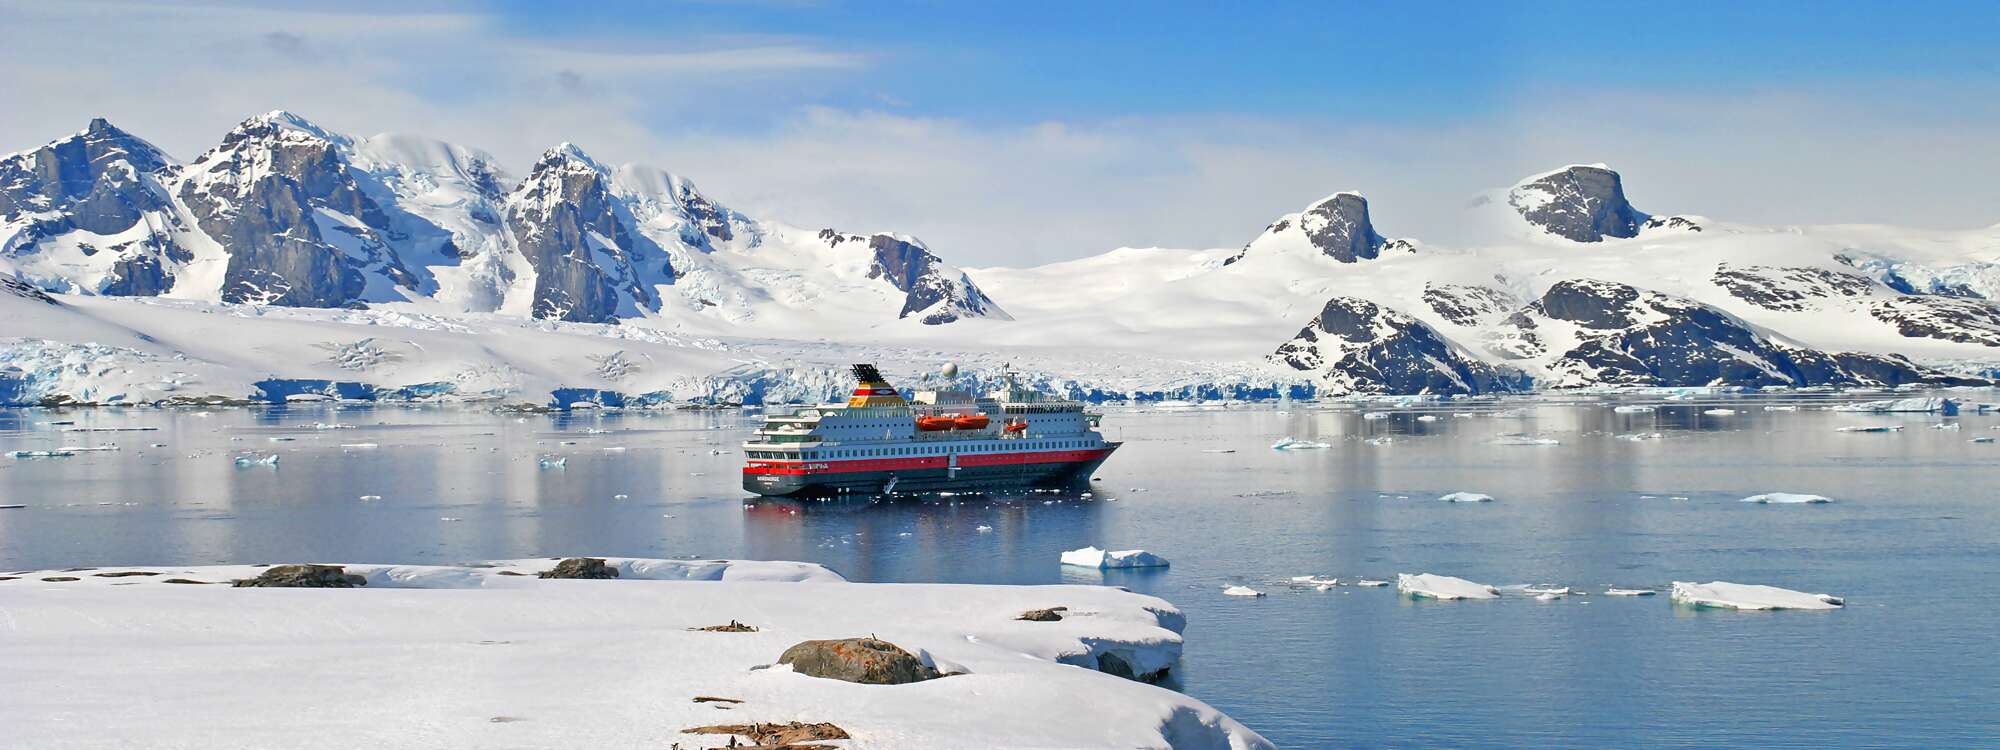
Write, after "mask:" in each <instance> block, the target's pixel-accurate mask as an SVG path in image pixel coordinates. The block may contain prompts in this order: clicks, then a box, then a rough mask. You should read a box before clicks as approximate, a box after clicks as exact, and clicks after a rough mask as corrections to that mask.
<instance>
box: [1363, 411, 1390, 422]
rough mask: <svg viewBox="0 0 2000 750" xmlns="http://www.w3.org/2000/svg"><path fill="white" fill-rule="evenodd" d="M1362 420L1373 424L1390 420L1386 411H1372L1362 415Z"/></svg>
mask: <svg viewBox="0 0 2000 750" xmlns="http://www.w3.org/2000/svg"><path fill="white" fill-rule="evenodd" d="M1361 418H1362V419H1366V420H1368V421H1370V422H1373V421H1375V420H1378V419H1388V418H1389V413H1388V412H1386V411H1371V412H1368V413H1366V414H1363V415H1361Z"/></svg>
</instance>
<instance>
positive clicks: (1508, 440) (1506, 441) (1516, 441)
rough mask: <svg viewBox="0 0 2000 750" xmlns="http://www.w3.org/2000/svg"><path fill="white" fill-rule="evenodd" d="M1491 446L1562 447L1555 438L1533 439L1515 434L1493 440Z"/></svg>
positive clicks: (1560, 442) (1559, 441)
mask: <svg viewBox="0 0 2000 750" xmlns="http://www.w3.org/2000/svg"><path fill="white" fill-rule="evenodd" d="M1493 444H1494V445H1562V441H1561V440H1557V439H1555V438H1544V437H1533V436H1530V435H1521V434H1518V433H1517V434H1511V435H1501V436H1500V437H1497V438H1494V439H1493Z"/></svg>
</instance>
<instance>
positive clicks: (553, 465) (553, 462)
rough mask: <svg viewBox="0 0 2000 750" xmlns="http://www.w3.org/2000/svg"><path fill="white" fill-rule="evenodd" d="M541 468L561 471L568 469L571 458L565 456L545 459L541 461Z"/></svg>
mask: <svg viewBox="0 0 2000 750" xmlns="http://www.w3.org/2000/svg"><path fill="white" fill-rule="evenodd" d="M541 466H542V468H544V469H561V468H565V467H568V466H569V456H563V457H562V458H544V459H542V461H541Z"/></svg>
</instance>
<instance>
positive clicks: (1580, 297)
mask: <svg viewBox="0 0 2000 750" xmlns="http://www.w3.org/2000/svg"><path fill="white" fill-rule="evenodd" d="M522 174H523V176H520V177H518V178H517V177H515V176H514V174H513V173H510V172H509V171H508V170H506V169H503V168H502V167H500V166H498V165H497V164H496V162H495V160H494V159H493V158H492V157H490V156H488V155H486V154H484V153H481V152H479V151H477V150H474V149H470V148H465V147H462V146H455V145H451V144H447V143H442V142H438V141H433V140H429V139H425V138H420V137H416V136H409V135H395V134H389V135H379V136H374V137H370V138H356V137H352V136H346V135H341V134H338V133H333V132H330V131H327V130H325V129H323V128H320V127H318V126H316V125H314V124H312V123H310V122H308V121H306V120H304V119H301V118H298V117H296V116H294V115H290V114H287V113H283V112H274V113H270V114H267V115H262V116H259V117H255V118H251V119H249V120H246V121H244V122H243V123H242V124H241V125H239V126H238V127H236V128H235V129H234V130H232V131H231V132H230V133H229V134H227V135H226V136H225V137H224V138H223V140H222V143H221V144H220V145H218V146H217V147H216V148H214V149H211V150H209V151H207V152H205V153H203V154H201V155H200V156H199V157H197V158H196V159H195V160H194V161H192V162H189V163H187V164H184V165H183V164H179V163H176V162H175V161H174V160H173V159H172V158H170V157H168V156H167V155H165V154H163V153H161V152H160V151H159V149H157V148H154V147H153V146H151V145H150V144H147V143H146V142H145V141H143V140H140V139H138V138H136V137H134V136H131V135H129V134H126V133H124V132H122V131H119V130H117V129H116V128H115V127H113V126H111V125H110V124H109V123H106V122H104V121H102V120H99V121H95V122H93V123H91V125H90V127H89V128H88V129H86V130H85V131H83V132H81V133H79V134H77V135H74V136H71V137H68V138H65V139H62V140H59V141H56V142H54V143H51V144H48V145H47V146H44V147H42V148H39V149H36V150H34V151H30V152H23V153H19V154H14V155H11V156H7V157H4V158H0V221H4V223H0V243H4V244H0V282H4V288H0V292H5V293H0V401H5V402H10V403H18V402H23V401H27V402H34V401H40V400H44V399H56V400H61V399H69V400H73V401H132V400H157V399H159V398H165V397H170V396H171V395H174V394H189V393H191V392H197V393H202V394H211V395H223V396H228V397H232V398H234V397H243V396H245V395H246V394H263V395H264V396H265V397H268V396H270V395H271V394H274V393H284V392H287V391H288V390H291V389H296V388H301V387H307V388H321V389H331V390H332V391H336V392H339V393H343V394H348V395H352V394H355V393H370V394H389V395H387V396H384V397H448V398H518V399H523V400H530V401H548V402H551V403H559V404H560V403H568V402H570V401H572V400H576V399H579V398H581V399H585V400H591V399H598V400H604V401H605V402H606V403H610V402H636V403H654V402H659V401H661V400H683V399H702V398H707V399H718V400H746V399H747V400H759V399H764V398H779V399H784V398H806V397H816V396H817V395H831V394H832V393H833V392H836V391H838V389H839V385H840V384H841V382H842V378H843V376H842V375H841V374H840V369H839V368H840V365H841V364H844V363H845V362H848V361H861V360H862V359H875V360H881V361H883V362H884V363H885V365H886V369H887V370H888V371H889V372H891V373H892V374H911V375H914V374H916V373H920V372H924V371H928V370H930V369H931V368H932V367H933V366H935V365H936V364H938V363H940V362H942V361H944V360H956V361H959V362H961V363H962V364H963V365H964V367H963V368H962V369H963V370H964V371H965V372H966V373H967V375H966V376H965V377H967V378H970V379H975V380H976V379H978V378H982V377H988V376H990V375H991V372H992V371H994V370H997V369H998V368H999V366H1000V365H1002V364H1005V363H1012V364H1014V365H1015V366H1017V367H1019V368H1021V369H1024V370H1026V371H1027V372H1028V376H1029V377H1030V379H1031V380H1033V381H1034V382H1037V383H1039V384H1041V385H1042V386H1044V387H1047V388H1049V389H1051V390H1056V391H1061V392H1064V393H1068V394H1070V395H1074V396H1079V397H1092V398H1124V397H1139V396H1144V397H1169V398H1174V397H1179V398H1186V397H1246V396H1250V397H1255V396H1272V395H1277V394H1281V393H1283V394H1290V395H1293V396H1304V395H1321V396H1328V395H1344V394H1407V393H1430V394H1474V393H1491V392H1508V391H1522V390H1531V389H1544V388H1570V387H1590V386H1664V387H1686V386H1746V387H1777V386H1789V387H1801V386H1832V387H1858V386H1868V387H1891V386H1906V385H1919V386H1925V385H1968V384H1983V383H1986V382H1988V378H1990V377H1992V376H1993V375H1994V374H1996V373H2000V227H1991V228H1984V229H1974V230H1964V231H1937V230H1916V229H1907V228H1897V227H1888V226H1860V225H1836V226H1778V227H1770V226H1753V225H1744V224H1734V223H1729V222H1723V221H1717V220H1713V219H1709V218H1704V217H1700V216H1691V215H1669V214H1651V213H1647V212H1645V211H1641V210H1639V209H1638V208H1635V207H1634V205H1633V203H1632V202H1631V201H1630V200H1629V199H1628V198H1627V196H1626V188H1627V185H1626V183H1625V181H1624V179H1623V177H1622V176H1621V175H1619V174H1618V173H1617V172H1615V171H1613V170H1611V169H1610V168H1609V167H1606V166H1605V165H1574V166H1568V167H1564V168H1562V169H1557V170H1554V171H1550V172H1546V173H1542V174H1538V175H1534V176H1531V177H1529V178H1526V179H1523V180H1521V181H1519V182H1518V183H1516V184H1515V185H1513V186H1511V187H1508V188H1502V189H1498V190H1494V191H1491V192H1489V193H1487V194H1485V195H1484V196H1481V197H1480V198H1479V200H1477V201H1475V202H1474V204H1473V205H1472V207H1471V208H1470V209H1469V213H1468V215H1467V217H1466V225H1467V226H1469V227H1483V228H1484V229H1485V235H1484V237H1483V238H1481V239H1479V240H1477V241H1473V242H1467V243H1462V244H1459V245H1441V244H1436V243H1429V242H1421V241H1418V240H1414V239H1391V238H1388V237H1386V236H1384V235H1383V234H1382V232H1381V231H1379V230H1378V229H1377V228H1376V226H1375V223H1374V221H1373V219H1372V217H1371V216H1370V213H1369V204H1368V201H1367V200H1366V199H1365V198H1363V197H1362V196H1361V195H1360V194H1358V193H1353V192H1340V193H1335V194H1333V195H1331V196H1329V197H1327V198H1324V199H1322V200H1319V201H1317V202H1314V203H1312V204H1310V205H1308V206H1306V207H1305V208H1304V209H1303V210H1300V211H1298V212H1296V213H1288V214H1283V215H1281V216H1279V217H1278V218H1277V219H1276V220H1275V221H1273V222H1271V223H1270V224H1269V225H1268V226H1266V227H1264V228H1263V229H1262V231H1256V230H1255V228H1246V232H1245V235H1246V237H1248V238H1249V240H1248V242H1247V243H1246V244H1245V245H1243V246H1242V247H1240V248H1231V249H1207V250H1178V249H1167V248H1121V249H1118V250H1114V251H1111V252H1109V253H1105V254H1103V255H1098V256H1093V257H1087V258H1082V259H1078V260H1072V261H1066V262H1062V263H1054V264H1049V265H1045V266H1038V267H1033V268H976V269H967V270H961V269H959V268H955V267H953V266H951V265H949V264H947V263H946V262H945V261H944V260H943V259H942V258H940V257H939V255H937V254H936V253H935V252H933V251H932V250H931V249H930V248H929V247H928V246H926V245H925V244H924V243H922V242H921V241H918V240H917V239H915V238H913V237H909V236H906V235H900V234H895V233H890V232H881V233H865V234H864V233H850V232H845V231H840V230H837V229H802V228H798V227H794V226H791V225H787V224H784V223H781V222H777V221H772V220H769V219H763V218H753V217H750V216H747V215H744V214H742V213H740V212H737V211H734V210H731V209H729V208H727V207H725V206H724V205H723V204H721V203H719V202H717V201H716V200H714V199H712V198H710V197H708V196H706V195H705V194H703V193H702V192H701V191H700V190H698V189H697V188H696V187H695V185H694V184H693V183H692V182H690V181H689V180H687V179H686V178H684V177H681V176H678V175H674V174H671V173H668V172H664V171H661V170H657V169H652V168H648V167H642V166H636V165H623V166H615V167H614V166H609V165H606V164H603V163H601V162H599V161H596V160H594V159H593V158H591V157H590V156H589V155H587V154H585V153H584V152H583V151H582V150H580V149H578V148H577V147H575V146H573V145H569V144H563V145H559V146H557V147H555V148H552V149H550V150H548V151H547V152H545V153H544V154H543V155H542V156H541V157H540V158H539V159H537V160H536V161H535V163H534V164H533V165H531V166H530V167H529V168H528V169H527V170H526V171H525V172H524V173H522ZM1418 233H1419V234H1420V232H1418ZM16 279H18V281H17V280H16ZM974 279H977V282H976V283H975V281H974ZM134 297H136V298H137V299H130V298H134ZM1003 305H1004V309H1003ZM300 383H306V384H315V383H316V384H319V385H316V386H314V385H307V386H301V385H298V384H300Z"/></svg>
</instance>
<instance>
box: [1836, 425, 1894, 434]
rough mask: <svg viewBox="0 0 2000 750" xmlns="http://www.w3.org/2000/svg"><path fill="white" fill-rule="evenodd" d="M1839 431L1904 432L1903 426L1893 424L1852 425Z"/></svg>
mask: <svg viewBox="0 0 2000 750" xmlns="http://www.w3.org/2000/svg"><path fill="white" fill-rule="evenodd" d="M1839 431H1840V432H1902V431H1903V426H1902V425H1899V424H1891V425H1851V426H1848V427H1842V428H1840V430H1839Z"/></svg>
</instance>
